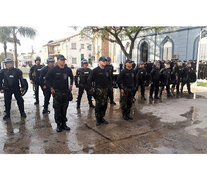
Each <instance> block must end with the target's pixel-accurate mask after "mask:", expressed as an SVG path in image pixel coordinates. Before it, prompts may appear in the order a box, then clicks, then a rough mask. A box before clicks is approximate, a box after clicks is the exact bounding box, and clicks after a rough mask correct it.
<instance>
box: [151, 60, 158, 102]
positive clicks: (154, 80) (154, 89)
mask: <svg viewBox="0 0 207 180" xmlns="http://www.w3.org/2000/svg"><path fill="white" fill-rule="evenodd" d="M154 65H155V66H154V68H153V69H152V71H151V73H150V76H151V86H150V97H149V98H150V99H151V100H152V99H153V93H154V94H155V95H154V98H155V99H159V97H158V93H159V85H160V64H159V63H158V62H155V64H154Z"/></svg>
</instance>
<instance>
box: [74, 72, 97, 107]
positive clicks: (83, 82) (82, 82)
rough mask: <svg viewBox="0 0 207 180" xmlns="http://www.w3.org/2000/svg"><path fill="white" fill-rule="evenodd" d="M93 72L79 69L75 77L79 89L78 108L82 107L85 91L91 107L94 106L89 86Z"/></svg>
mask: <svg viewBox="0 0 207 180" xmlns="http://www.w3.org/2000/svg"><path fill="white" fill-rule="evenodd" d="M91 72H92V70H91V69H90V68H86V69H85V68H78V69H77V71H76V75H75V85H76V87H78V88H79V90H78V98H77V107H80V103H81V98H82V95H83V93H84V90H85V91H86V93H87V98H88V103H89V106H93V104H92V96H91V94H90V93H89V85H88V82H87V81H88V77H89V75H90V74H91Z"/></svg>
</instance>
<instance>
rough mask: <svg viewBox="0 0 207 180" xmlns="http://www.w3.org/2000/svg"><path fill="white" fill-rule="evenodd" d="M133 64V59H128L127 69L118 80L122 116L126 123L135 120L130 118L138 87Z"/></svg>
mask: <svg viewBox="0 0 207 180" xmlns="http://www.w3.org/2000/svg"><path fill="white" fill-rule="evenodd" d="M132 63H133V61H132V60H131V59H127V60H126V62H125V68H124V69H123V70H122V71H121V73H120V74H119V76H118V78H117V83H118V86H119V88H120V103H121V109H122V115H123V119H124V120H126V121H128V120H131V119H133V118H132V117H131V116H130V111H131V107H132V103H133V97H134V91H135V87H136V76H135V71H134V69H132Z"/></svg>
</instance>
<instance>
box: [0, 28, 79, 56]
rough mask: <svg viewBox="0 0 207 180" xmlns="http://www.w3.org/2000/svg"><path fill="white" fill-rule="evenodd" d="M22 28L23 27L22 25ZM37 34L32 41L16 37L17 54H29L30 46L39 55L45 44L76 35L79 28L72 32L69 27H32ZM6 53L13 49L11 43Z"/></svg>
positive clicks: (0, 46) (72, 29) (1, 48)
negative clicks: (18, 41)
mask: <svg viewBox="0 0 207 180" xmlns="http://www.w3.org/2000/svg"><path fill="white" fill-rule="evenodd" d="M23 26H24V25H23ZM32 28H34V29H35V30H36V32H37V34H36V37H35V38H34V39H29V38H24V37H21V36H20V35H18V39H20V42H21V46H18V49H17V51H18V54H20V53H29V52H31V49H32V46H33V49H34V52H35V53H39V51H40V50H41V49H42V46H43V45H45V44H47V43H48V41H50V40H58V39H62V38H65V37H69V36H71V35H74V34H77V33H79V31H80V28H79V29H77V30H74V28H72V27H71V26H66V25H65V26H61V27H58V26H53V27H50V26H43V25H39V26H33V27H32ZM7 46H8V48H7V51H8V52H9V50H10V49H12V50H13V49H14V45H13V43H12V44H10V43H8V45H7ZM2 52H3V45H2V44H0V53H2Z"/></svg>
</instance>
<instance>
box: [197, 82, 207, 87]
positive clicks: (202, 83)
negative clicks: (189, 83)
mask: <svg viewBox="0 0 207 180" xmlns="http://www.w3.org/2000/svg"><path fill="white" fill-rule="evenodd" d="M198 85H199V86H203V87H207V83H206V82H198Z"/></svg>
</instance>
